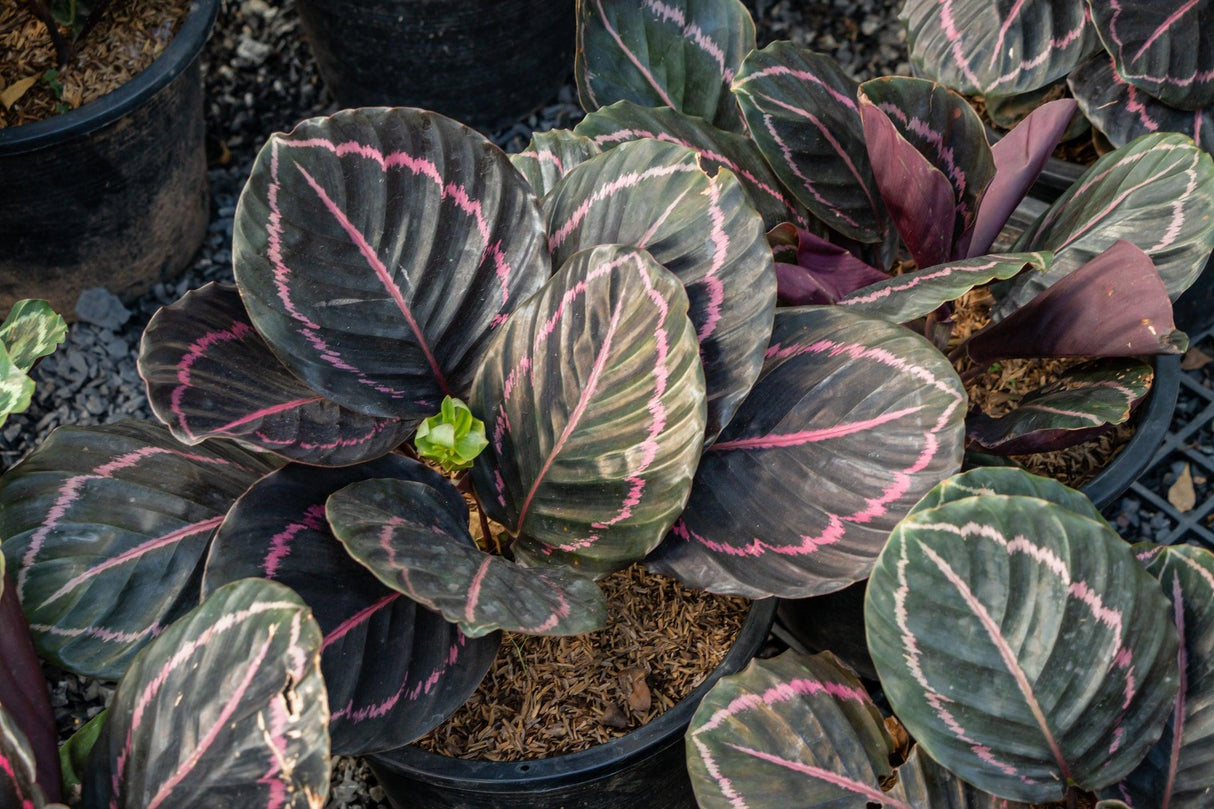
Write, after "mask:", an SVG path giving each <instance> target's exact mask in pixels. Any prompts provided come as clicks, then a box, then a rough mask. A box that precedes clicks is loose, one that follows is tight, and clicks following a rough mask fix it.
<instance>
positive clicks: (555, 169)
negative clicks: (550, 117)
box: [510, 129, 603, 199]
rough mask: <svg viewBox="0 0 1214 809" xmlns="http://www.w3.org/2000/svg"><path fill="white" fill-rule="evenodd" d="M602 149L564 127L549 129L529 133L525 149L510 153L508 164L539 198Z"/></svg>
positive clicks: (600, 152)
mask: <svg viewBox="0 0 1214 809" xmlns="http://www.w3.org/2000/svg"><path fill="white" fill-rule="evenodd" d="M602 152H603V150H602V149H601V148H599V145H598V144H597V143H595V142H594V141H592V140H591V139H590V138H587V137H583V136H582V135H579V134H577V133H575V132H571V131H569V130H568V129H553V130H551V131H549V132H536V133H535V134H534V135H532V136H531V142H530V143H528V144H527V148H526V149H524V150H523V151H521V152H519V153H518V154H512V155H510V163H511V164H512V165H513V166H514V167H515V168H516V169H518V170H519V173H520V174H522V175H523V176H524V177H526V178H527V182H528V183H530V184H531V188H532V189H533V190H534V191H535V193H536V195H537V196H539V197H540V198H541V199H542V198H543V197H545V196H547V194H548V192H549V191H551V190H552V189H553V188H555V187H556V184H557V183H558V182H559V181H560V179H561V178H562V177H564V176H565V175H566V174H568V173H569V172H570V171H571V170H572V169H573V167H574V166H577V165H580V164H582V163H585V162H586V161H587V160H589V159H590V158H592V157H594V156H595V155H598V154H602Z"/></svg>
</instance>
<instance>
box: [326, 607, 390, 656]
mask: <svg viewBox="0 0 1214 809" xmlns="http://www.w3.org/2000/svg"><path fill="white" fill-rule="evenodd" d="M403 597H404V596H402V595H401V594H400V593H391V594H389V595H386V596H384V597H383V598H381V599H380V600H379V601H376V602H375V603H374V604H372V605H371V606H369V607H364V608H363V609H361V610H359V611H358V612H356V613H354V614H353V615H352V616H350V617H349V618H347V619H346V620H345V621H342V622H341V623H340V624H338V626H337V628H336V629H334V630H333V631H332V632H330V633H329V634H328V635H325V642H324V645H323V646H321V649H322V650H324V649H328V648H329V647H330V646H331V645H332V644H334V643H336V642H337V641H339V640H341V639H342V638H344V637H345V636H346V635H348V634H350V632H351V631H353V629H354V627H356V626H359V625H360V624H364V623H366V622H367V621H369V620H370V619H371V617H372V616H373V615H375V614H376V613H378V612H380V611H382V610H383V609H384V608H385V607H387V606H389V605H390V604H392V603H394V602H396V601H399V600H400V599H401V598H403Z"/></svg>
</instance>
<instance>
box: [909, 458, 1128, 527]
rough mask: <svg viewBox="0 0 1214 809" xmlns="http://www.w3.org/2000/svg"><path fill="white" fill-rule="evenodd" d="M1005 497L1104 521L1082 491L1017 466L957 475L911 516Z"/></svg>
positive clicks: (919, 503) (927, 497)
mask: <svg viewBox="0 0 1214 809" xmlns="http://www.w3.org/2000/svg"><path fill="white" fill-rule="evenodd" d="M988 494H989V495H994V494H1005V495H1019V496H1022V497H1032V498H1036V499H1038V500H1045V501H1046V502H1048V503H1050V504H1051V505H1054V506H1057V507H1058V508H1061V509H1065V510H1067V511H1073V512H1074V513H1075V514H1077V515H1078V516H1080V517H1087V518H1089V519H1093V520H1097V521H1099V520H1103V519H1104V517H1103V516H1101V514H1100V511H1099V509H1097V508H1096V506H1095V505H1093V504H1092V501H1091V500H1090V499H1089V498H1088V496H1087V495H1086V494H1084V493H1083V492H1081V491H1077V490H1075V489H1072V488H1071V487H1070V486H1064V485H1063V484H1061V483H1059V482H1058V481H1056V480H1054V479H1053V478H1047V477H1042V476H1041V475H1034V474H1032V473H1029V472H1025V471H1024V470H1023V469H1016V468H1014V467H999V466H980V467H977V468H975V469H971V470H969V471H968V472H962V473H960V474H958V475H953V476H952V477H951V478H947V479H945V480H943V481H941V482H940V485H939V486H937V487H936V488H934V489H932V490H931V491H930V492H928V493H927V494H925V495H924V496H923V499H922V500H920V501H919V502H918V503H916V504H915V507H914V508H912V509H911V510H910V513H911V514H917V513H918V512H920V511H926V510H928V509H932V508H935V507H936V506H942V505H944V504H945V503H951V502H953V501H954V500H964V499H965V498H967V497H982V496H985V495H988Z"/></svg>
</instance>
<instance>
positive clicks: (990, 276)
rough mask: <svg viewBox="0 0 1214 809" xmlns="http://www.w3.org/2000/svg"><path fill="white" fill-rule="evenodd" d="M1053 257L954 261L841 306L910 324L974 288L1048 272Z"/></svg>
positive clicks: (872, 290)
mask: <svg viewBox="0 0 1214 809" xmlns="http://www.w3.org/2000/svg"><path fill="white" fill-rule="evenodd" d="M1052 258H1053V257H1052V256H1051V255H1050V254H1049V253H1046V252H1040V253H1001V254H998V255H989V256H978V257H977V258H969V259H965V260H963V261H951V262H949V263H947V264H941V265H939V266H936V267H927V268H925V269H922V270H915V271H914V272H908V273H904V274H902V275H899V276H896V277H894V278H889V279H886V280H884V281H881V282H879V283H876V284H873V285H871V286H867V287H864V288H863V289H859V290H856V291H855V292H853V293H851V294H850V295H846V296H844V297H843V298H840V299H839V301H838V304H839V305H840V306H846V307H847V308H848V309H849V310H851V311H853V312H859V313H861V314H865V315H872V316H873V317H879V318H882V319H884V320H888V321H889V322H891V323H909V322H910V321H912V320H914V319H915V318H919V317H923V316H924V315H926V314H928V313H929V312H934V311H935V310H936V309H938V308H940V306H941V304H944V303H948V302H949V301H953V300H956V299H957V298H959V297H961V296H962V295H963V294H965V293H966V292H968V291H969V290H971V289H973V288H974V287H977V286H982V285H983V284H988V283H990V282H991V281H994V280H996V279H1007V278H1013V277H1015V276H1016V275H1019V274H1020V273H1021V272H1025V271H1029V272H1045V271H1046V270H1047V269H1049V266H1050V260H1051V259H1052Z"/></svg>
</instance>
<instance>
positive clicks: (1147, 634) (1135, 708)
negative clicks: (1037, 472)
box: [865, 494, 1178, 803]
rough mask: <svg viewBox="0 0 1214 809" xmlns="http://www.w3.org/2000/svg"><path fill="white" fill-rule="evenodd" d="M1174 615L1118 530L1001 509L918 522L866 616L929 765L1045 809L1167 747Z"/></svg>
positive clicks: (889, 564) (883, 573)
mask: <svg viewBox="0 0 1214 809" xmlns="http://www.w3.org/2000/svg"><path fill="white" fill-rule="evenodd" d="M1168 614H1169V612H1168V605H1167V602H1166V600H1165V599H1164V598H1163V594H1162V593H1161V592H1160V590H1159V586H1158V584H1157V583H1156V582H1155V581H1154V580H1153V579H1152V578H1151V577H1150V575H1149V574H1147V573H1146V572H1145V571H1144V570H1142V568H1141V567H1140V566H1138V563H1137V562H1136V560H1135V559H1134V557H1133V554H1132V553H1131V552H1130V549H1129V546H1127V545H1126V544H1125V543H1124V542H1122V540H1121V539H1120V538H1119V537H1118V536H1117V534H1116V533H1114V532H1113V530H1112V529H1111V528H1110V527H1109V526H1108V524H1107V523H1104V522H1103V521H1098V520H1093V519H1090V518H1088V517H1085V516H1082V515H1081V514H1080V513H1078V512H1076V511H1072V510H1070V509H1067V508H1061V507H1059V506H1056V505H1054V504H1053V503H1051V502H1049V501H1046V500H1042V499H1039V498H1036V497H1026V496H1023V495H1003V494H984V495H982V496H977V497H967V498H964V499H960V500H953V501H951V502H946V503H944V504H943V505H940V506H937V507H934V508H929V509H923V510H919V511H916V512H915V513H914V514H912V515H910V516H908V517H907V518H906V519H905V520H903V521H902V522H901V523H900V524H899V525H898V526H897V527H896V528H895V529H894V531H893V533H892V534H891V535H890V539H889V543H888V544H887V545H886V546H885V549H884V550H883V551H882V553H881V556H880V558H879V559H878V560H877V564H876V567H875V568H874V569H873V572H872V576H871V577H870V579H869V586H868V593H867V597H866V604H865V623H866V625H867V635H868V643H869V649H870V651H871V652H872V655H873V662H874V663H875V664H876V667H877V672H878V674H879V675H880V677H881V684H882V688H883V690H884V691H885V694H886V696H887V697H888V699H889V701H890V705H891V706H892V708H893V710H894V712H895V714H896V715H897V716H898V718H899V719H901V720H902V723H903V724H904V725H905V726H906V728H907V730H908V731H909V732H910V734H911V735H912V736H914V737H915V738H916V739H917V740H918V742H919V744H920V745H921V746H922V747H923V749H924V751H925V752H926V753H927V754H929V755H930V756H931V757H932V758H933V759H935V760H936V761H938V762H940V763H941V764H942V765H944V766H945V767H947V768H948V769H949V770H951V771H952V772H954V773H956V774H957V775H959V776H961V777H962V778H964V779H965V780H966V781H969V782H970V783H972V784H974V785H975V786H977V787H978V788H979V789H982V790H985V791H989V792H991V793H993V794H995V795H999V796H1001V797H1005V798H1008V799H1011V800H1019V801H1025V802H1032V803H1040V802H1046V801H1052V800H1059V799H1061V798H1062V797H1063V794H1064V793H1065V791H1066V789H1067V785H1068V784H1070V783H1074V784H1076V785H1078V786H1079V787H1081V788H1084V789H1089V790H1091V789H1099V788H1101V787H1103V786H1106V785H1108V784H1111V783H1114V782H1116V781H1118V780H1119V779H1121V778H1122V777H1124V776H1125V775H1126V774H1127V773H1128V772H1129V771H1130V770H1132V769H1133V768H1134V766H1135V765H1137V763H1138V762H1139V761H1140V760H1141V759H1142V757H1143V755H1145V753H1146V751H1147V750H1148V749H1149V748H1150V746H1151V745H1152V744H1153V743H1154V742H1155V741H1156V740H1157V739H1158V738H1159V734H1160V732H1161V731H1162V730H1163V725H1164V722H1165V721H1166V717H1167V706H1168V705H1169V704H1170V703H1171V702H1172V700H1173V699H1174V698H1175V695H1176V689H1177V679H1178V677H1177V670H1176V657H1175V655H1176V642H1177V641H1176V633H1175V631H1174V629H1173V628H1172V627H1171V626H1170V624H1169V621H1168ZM1076 660H1081V661H1084V665H1081V666H1079V665H1075V664H1074V661H1076Z"/></svg>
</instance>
